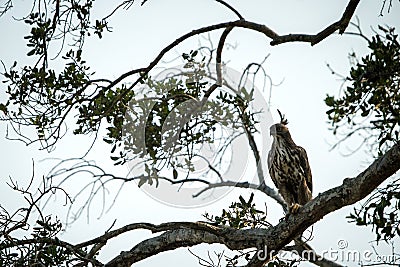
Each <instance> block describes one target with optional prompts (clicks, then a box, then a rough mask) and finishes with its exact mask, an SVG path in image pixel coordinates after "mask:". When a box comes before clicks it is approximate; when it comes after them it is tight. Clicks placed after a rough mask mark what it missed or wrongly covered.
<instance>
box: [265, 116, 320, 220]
mask: <svg viewBox="0 0 400 267" xmlns="http://www.w3.org/2000/svg"><path fill="white" fill-rule="evenodd" d="M278 113H279V116H280V117H281V121H280V123H276V124H274V125H272V126H271V128H270V134H271V135H272V137H273V142H272V146H271V150H270V151H269V153H268V169H269V174H270V176H271V179H272V181H273V182H274V184H275V186H276V187H277V188H278V190H279V193H280V194H281V195H282V197H283V199H284V200H285V202H286V204H287V206H288V210H289V214H290V213H292V214H293V213H296V212H297V211H298V209H299V208H300V207H301V206H303V205H304V204H306V203H307V202H308V201H310V200H311V198H312V176H311V169H310V164H309V163H308V158H307V153H306V151H305V149H304V148H302V147H300V146H298V145H296V144H295V143H294V142H293V139H292V137H291V135H290V132H289V129H288V128H287V126H286V125H287V124H288V121H287V120H286V119H285V118H284V116H283V115H282V113H281V112H280V111H279V110H278Z"/></svg>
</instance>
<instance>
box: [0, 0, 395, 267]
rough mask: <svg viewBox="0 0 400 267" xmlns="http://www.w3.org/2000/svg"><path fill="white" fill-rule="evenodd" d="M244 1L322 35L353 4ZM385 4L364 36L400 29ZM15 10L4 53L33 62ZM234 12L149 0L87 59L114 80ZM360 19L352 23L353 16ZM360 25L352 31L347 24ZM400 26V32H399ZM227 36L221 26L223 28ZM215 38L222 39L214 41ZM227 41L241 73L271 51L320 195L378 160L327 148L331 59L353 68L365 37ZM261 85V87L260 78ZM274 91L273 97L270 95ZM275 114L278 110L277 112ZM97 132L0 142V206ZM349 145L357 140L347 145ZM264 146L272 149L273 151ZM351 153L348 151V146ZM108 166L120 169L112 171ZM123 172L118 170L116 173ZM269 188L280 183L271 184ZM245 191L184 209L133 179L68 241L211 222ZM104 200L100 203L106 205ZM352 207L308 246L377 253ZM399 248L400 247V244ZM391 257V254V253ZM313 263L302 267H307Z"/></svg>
mask: <svg viewBox="0 0 400 267" xmlns="http://www.w3.org/2000/svg"><path fill="white" fill-rule="evenodd" d="M118 2H119V1H115V0H113V1H101V2H100V1H98V2H94V5H95V6H98V7H97V8H96V14H97V15H98V16H99V17H102V16H104V15H106V14H107V13H109V12H110V10H111V8H112V6H115V5H116V4H117V3H118ZM228 2H229V3H230V4H231V5H232V6H234V7H236V9H237V10H239V12H241V14H242V15H243V16H244V17H245V18H246V19H247V20H250V21H254V22H257V23H263V24H265V25H266V26H268V27H270V28H271V29H273V30H274V31H275V32H277V33H278V34H286V33H311V34H312V33H316V32H317V31H319V30H321V29H323V28H325V27H326V26H327V25H329V24H330V23H332V22H334V21H336V20H338V19H339V18H340V17H341V15H342V12H343V10H344V8H345V6H346V4H347V1H344V0H340V1H339V0H335V1H333V0H331V1H311V0H310V1H307V0H296V1H294V0H292V1H288V0H285V1H265V0H251V1H239V0H237V1H228ZM381 2H382V1H361V3H360V5H359V7H358V9H357V11H356V15H357V16H358V17H359V19H360V21H361V25H362V27H363V30H364V31H365V34H366V35H368V36H370V35H371V34H372V31H371V29H370V26H373V27H375V28H376V27H377V25H378V24H387V25H391V26H395V27H398V28H400V27H399V26H400V16H399V15H398V14H399V12H400V4H399V2H398V1H393V7H392V9H393V11H392V12H391V13H390V14H386V12H385V14H384V16H383V17H381V16H379V12H380V8H381ZM14 4H15V8H14V9H13V10H12V11H10V12H9V13H8V14H7V15H6V16H4V17H2V18H0V25H1V26H0V35H1V36H3V38H2V43H1V47H2V49H1V52H0V59H1V60H3V62H4V63H5V64H6V65H7V66H9V65H10V64H11V63H12V62H13V61H14V60H17V61H21V62H22V63H23V62H26V61H25V59H24V57H23V55H25V54H26V52H27V49H26V47H24V45H25V41H24V39H23V36H24V35H26V32H24V31H25V30H26V28H24V27H21V25H20V24H18V23H15V22H11V21H10V19H11V16H17V17H18V16H21V15H23V14H25V13H24V12H27V11H28V10H29V8H30V1H20V2H18V3H17V1H15V3H14ZM234 19H236V17H235V16H234V14H232V12H230V11H229V10H227V9H226V8H224V7H223V6H221V5H220V4H218V3H216V2H214V1H212V0H209V1H206V0H201V1H189V0H181V1H177V0H171V1H161V0H158V1H157V0H149V1H148V2H147V3H146V5H144V6H143V7H140V6H138V5H134V6H132V7H131V8H130V9H129V10H122V11H119V12H118V13H117V14H116V15H115V17H114V18H113V19H111V26H112V27H113V33H110V34H105V35H104V38H103V39H102V40H100V41H99V40H98V39H97V38H92V39H88V42H87V43H86V45H85V49H86V52H85V54H84V57H85V59H86V60H87V61H88V62H89V64H90V65H91V66H92V68H93V70H95V71H96V73H97V74H98V75H99V76H100V75H106V76H107V77H108V78H110V79H112V78H116V77H118V76H119V75H120V74H121V73H123V72H126V71H128V70H131V69H134V68H138V67H143V66H146V65H147V64H148V63H149V62H150V61H151V60H152V59H153V58H154V57H155V56H156V55H157V54H158V53H159V51H160V50H161V49H162V48H163V47H164V46H166V45H167V44H169V43H170V42H172V41H173V40H175V39H176V38H177V37H179V36H181V35H182V34H185V33H187V32H189V31H191V30H192V29H195V28H199V27H202V26H206V25H210V24H214V23H217V22H224V21H229V20H234ZM353 21H354V19H353ZM349 29H352V28H349ZM398 30H400V29H398ZM218 34H220V32H218ZM198 42H199V39H198V38H196V37H194V38H192V39H191V40H189V41H187V42H185V43H183V44H182V45H180V46H178V47H177V48H175V49H174V50H173V51H171V52H170V53H169V54H168V55H167V56H166V59H171V58H174V57H176V56H177V55H179V54H181V53H182V52H187V51H189V50H190V49H196V47H197V45H198ZM215 42H217V41H215ZM227 42H229V43H231V44H237V47H236V49H230V50H228V51H226V53H224V58H223V60H224V61H229V65H228V66H229V67H230V68H233V69H235V70H238V71H242V70H243V69H244V67H245V66H246V65H247V64H248V63H250V62H260V61H262V59H263V58H264V57H265V56H266V55H268V54H270V56H269V58H268V59H267V61H266V62H265V64H264V66H265V68H266V71H267V73H268V75H270V77H271V78H272V80H273V81H274V82H276V83H279V82H281V81H283V82H282V84H281V85H279V86H278V87H274V88H273V95H272V102H271V110H272V111H274V110H276V108H279V109H280V110H281V111H283V112H284V113H285V114H286V116H287V118H288V120H289V123H290V124H289V129H290V130H291V133H292V137H293V139H294V141H295V142H296V143H297V144H299V145H301V146H303V147H304V148H305V149H306V150H307V152H308V157H309V160H310V164H311V168H312V172H313V182H314V192H313V194H314V196H316V195H318V193H320V192H324V191H325V190H327V189H329V188H332V187H334V186H337V185H339V184H341V183H342V180H343V179H344V178H345V177H352V176H354V175H356V174H358V173H359V172H360V171H362V170H363V169H364V168H365V166H366V164H367V163H366V162H365V160H367V159H370V156H369V155H365V154H364V153H363V152H362V151H361V152H358V153H356V154H354V155H352V156H350V157H343V156H342V155H341V154H340V151H338V150H334V151H331V152H329V148H330V145H329V144H332V143H333V142H334V141H335V138H334V137H333V135H332V133H331V132H330V131H329V130H328V127H329V125H328V123H327V117H326V114H325V111H326V107H325V104H324V102H323V99H324V98H325V96H326V94H327V93H329V94H337V93H338V92H339V87H340V84H341V82H340V81H338V80H337V79H336V77H334V76H333V75H331V73H330V71H329V69H328V68H327V67H326V64H327V63H329V64H330V65H331V66H332V67H333V68H334V69H335V70H337V71H338V72H339V73H342V74H347V73H348V70H349V62H348V59H347V55H348V53H349V52H351V51H353V50H354V51H356V52H357V54H359V55H363V54H365V53H366V52H367V51H368V50H367V47H366V43H365V42H364V41H363V40H362V39H361V38H358V37H354V36H339V35H333V36H330V37H328V38H327V39H326V40H324V41H322V42H321V43H320V44H318V45H316V46H315V47H311V46H310V45H309V44H302V43H288V44H284V45H279V46H277V47H271V46H270V45H269V42H270V40H269V39H268V38H266V37H265V36H263V35H262V34H260V33H256V32H251V31H249V30H246V29H234V30H233V32H232V34H230V35H229V37H228V39H227ZM0 86H1V87H0V88H1V93H0V97H1V99H4V94H3V90H4V85H0ZM257 86H258V87H261V86H262V85H261V84H257ZM267 96H268V95H267V94H265V97H267ZM272 116H273V117H274V118H275V119H277V117H278V116H277V114H276V113H275V112H272ZM5 129H6V127H5V124H4V123H2V124H0V133H1V135H2V136H5ZM88 140H89V138H75V137H74V138H71V137H70V136H67V137H66V138H64V139H63V140H61V141H60V143H59V145H58V146H57V149H56V151H54V152H53V153H51V154H47V153H45V152H38V151H37V150H36V149H37V146H32V147H25V146H24V145H23V144H21V143H19V142H16V141H6V140H4V138H1V139H0V146H1V148H2V151H3V153H1V155H0V159H1V162H2V164H1V169H2V170H1V173H0V175H1V176H0V177H1V181H2V183H3V185H2V187H1V188H2V189H1V190H2V191H3V192H4V193H2V194H1V195H0V201H1V203H8V204H7V205H9V206H10V207H17V206H18V204H19V203H20V202H19V201H17V200H16V199H15V198H14V197H11V195H10V192H9V191H10V190H8V189H7V188H6V185H5V182H6V181H7V179H8V176H12V177H14V178H16V179H20V181H21V183H23V181H27V180H28V179H29V178H30V176H31V174H32V168H31V167H32V163H31V162H32V159H34V160H35V163H36V169H35V174H36V175H37V178H40V177H41V176H42V175H45V174H46V173H45V171H46V170H48V169H49V168H50V167H51V166H52V164H53V163H54V162H52V161H44V162H39V161H40V160H41V159H44V158H49V157H77V156H81V155H82V154H83V153H84V150H85V149H86V148H87V147H88V146H89V144H88ZM99 143H100V144H99V145H97V146H95V148H94V151H93V153H91V154H90V157H91V158H93V159H95V160H96V161H97V162H99V163H101V164H103V166H106V167H107V168H110V166H112V163H111V162H110V160H109V155H108V154H107V153H108V152H109V147H107V146H104V145H103V144H101V138H100V142H99ZM348 145H349V146H350V147H351V146H352V145H354V144H351V143H349V144H348ZM266 149H269V147H268V148H266ZM342 151H344V150H342ZM110 170H113V169H112V167H111V169H110ZM120 171H121V170H120V169H119V170H118V172H120ZM121 172H122V171H121ZM85 179H87V177H84V178H80V177H76V178H75V179H73V181H71V183H70V184H69V185H68V186H69V187H70V188H71V190H74V189H75V190H76V188H78V187H79V186H80V185H83V183H84V182H85ZM268 182H269V185H270V186H272V182H271V181H270V180H268ZM239 194H242V195H243V196H245V198H247V197H248V196H249V194H250V192H249V191H246V190H235V191H234V192H232V193H230V194H229V195H228V196H226V197H225V198H223V199H222V200H220V201H218V202H216V203H214V204H212V205H209V206H202V207H198V208H191V209H180V208H176V207H171V206H168V205H164V204H162V203H159V202H157V201H155V200H153V199H152V198H150V197H149V196H147V195H146V194H145V193H143V192H142V191H141V190H140V189H138V188H137V186H136V184H134V183H132V184H127V185H126V188H124V190H123V191H122V193H121V195H120V197H119V198H118V200H117V202H116V204H115V205H114V207H113V209H112V210H111V211H110V212H109V213H107V214H106V215H103V217H101V218H100V219H97V213H96V210H98V208H96V207H94V208H93V209H94V212H92V216H91V217H90V223H87V220H86V217H85V216H82V217H81V219H80V220H78V221H77V222H76V223H75V224H73V225H72V226H71V228H69V229H68V231H67V233H65V234H64V235H63V236H62V238H65V239H67V240H70V241H73V242H79V241H84V240H86V239H88V238H91V237H94V236H96V235H100V234H102V233H104V231H105V230H106V229H108V227H109V226H110V225H111V224H112V222H113V221H114V219H117V222H116V225H115V226H116V227H118V226H122V225H124V224H127V223H133V222H151V223H161V222H167V221H196V220H203V218H202V216H201V215H202V214H204V212H205V211H207V212H209V213H213V214H217V215H219V214H220V212H221V209H222V208H226V207H227V206H228V205H229V204H230V203H231V202H232V201H236V200H237V196H238V195H239ZM256 200H257V203H258V205H259V207H263V206H264V202H267V203H268V205H269V206H268V210H269V214H270V216H271V217H270V218H271V221H272V222H277V221H278V220H279V218H280V217H281V215H282V213H281V209H280V207H278V206H277V205H276V204H275V203H273V202H272V201H270V200H266V199H265V195H263V194H260V193H256ZM61 202H62V200H61V199H60V198H58V199H57V202H56V203H54V205H53V204H52V205H51V207H52V209H53V210H48V212H50V213H54V214H59V216H61V218H62V219H64V218H65V217H64V216H65V213H64V212H63V208H64V207H63V206H62V205H61V204H60V203H61ZM100 205H101V203H100V201H99V203H96V204H94V206H97V207H98V206H100ZM351 210H352V208H351V207H349V208H345V209H342V210H340V211H337V212H334V213H332V214H330V215H328V216H326V217H325V218H324V219H323V220H322V221H321V222H318V223H317V224H316V225H315V226H314V227H313V235H314V239H313V240H312V241H311V242H310V243H311V244H312V246H313V247H314V248H315V249H316V251H317V252H321V251H323V250H329V249H337V248H338V241H339V240H342V239H343V240H346V241H347V242H348V248H349V249H351V250H355V249H357V250H360V251H364V250H371V247H370V244H368V241H370V240H372V239H373V235H372V234H371V229H370V228H368V229H364V228H360V227H356V226H354V225H353V224H348V223H347V221H346V219H345V216H346V215H348V214H349V212H350V211H351ZM148 237H151V235H150V233H149V232H148V231H135V232H132V233H129V234H127V235H125V236H123V237H122V238H119V239H118V240H117V241H112V242H110V244H108V245H107V248H106V249H105V250H104V251H102V253H101V254H100V259H109V258H110V257H114V256H116V253H117V251H120V250H129V249H130V248H131V247H132V246H133V245H134V244H135V243H137V242H138V241H139V240H141V239H144V238H148ZM399 245H400V244H398V246H397V248H399ZM214 249H216V250H217V251H218V252H221V251H222V250H223V249H224V247H223V246H219V245H214V246H208V245H207V246H198V247H196V248H193V249H192V251H194V252H197V253H198V255H199V256H202V257H207V253H206V252H207V250H210V251H212V250H214ZM383 253H390V250H389V249H387V248H386V249H384V250H383ZM343 264H345V265H348V266H357V263H356V262H343ZM161 265H162V266H170V265H175V266H176V265H184V266H198V265H197V260H196V258H195V257H193V256H192V255H190V254H189V253H188V252H187V249H186V248H183V249H178V250H177V251H170V252H166V253H163V254H160V255H158V256H156V257H153V258H150V259H147V260H144V261H142V262H140V263H138V264H136V265H135V266H141V267H142V266H143V267H144V266H161ZM308 265H309V264H308V263H305V264H304V265H302V266H308Z"/></svg>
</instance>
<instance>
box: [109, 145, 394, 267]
mask: <svg viewBox="0 0 400 267" xmlns="http://www.w3.org/2000/svg"><path fill="white" fill-rule="evenodd" d="M399 169H400V144H397V145H395V146H394V147H392V148H391V149H390V150H389V151H388V152H386V153H385V155H383V156H382V157H380V158H379V159H377V160H375V161H374V163H372V164H371V165H370V166H369V167H368V168H367V169H366V170H365V171H363V172H362V173H360V174H359V175H358V176H357V177H355V178H346V179H344V181H343V184H342V185H341V186H338V187H335V188H332V189H330V190H328V191H326V192H324V193H321V194H319V195H318V196H317V197H316V198H315V199H313V200H312V201H310V202H309V203H307V204H306V205H305V206H304V207H303V208H301V209H300V210H299V212H298V213H297V214H296V215H291V216H289V217H288V219H287V220H283V221H281V222H280V223H279V224H278V225H276V226H274V227H270V228H268V229H241V230H238V229H233V228H227V227H216V226H212V227H213V228H207V227H206V226H204V225H203V226H201V227H202V228H204V229H199V228H198V227H196V228H195V229H193V228H192V227H191V226H189V225H188V228H186V227H184V228H180V229H179V230H172V231H167V232H165V233H164V234H162V235H160V236H157V237H153V238H151V239H147V240H145V241H142V242H141V243H139V244H138V245H136V246H135V247H133V248H132V249H131V250H130V251H129V252H122V253H121V254H120V255H119V256H117V257H115V258H114V259H113V260H112V261H110V262H109V263H108V264H107V265H106V266H122V265H123V266H126V265H129V264H132V263H134V262H137V261H139V260H142V259H145V258H147V257H151V256H153V255H156V254H158V253H159V252H162V251H167V250H172V249H175V248H178V247H182V246H193V245H196V244H200V243H221V244H225V245H226V246H227V247H228V248H229V249H232V250H241V249H247V248H259V249H264V248H266V249H267V252H268V255H270V256H271V255H275V254H276V253H277V252H278V251H279V250H281V249H283V248H284V246H286V245H287V244H288V243H289V242H290V241H291V240H293V239H295V238H296V236H298V235H299V234H300V233H301V232H303V231H305V230H306V229H307V228H308V227H309V226H311V225H313V224H314V223H315V222H317V221H319V220H321V219H322V218H323V217H324V216H325V215H327V214H329V213H331V212H333V211H335V210H338V209H340V208H342V207H345V206H348V205H351V204H354V203H355V202H357V201H359V200H361V199H363V198H364V197H366V196H367V195H368V194H370V193H371V192H372V191H373V190H374V189H375V188H376V187H377V186H378V185H379V184H381V183H382V182H383V181H385V180H386V179H387V178H389V177H390V176H392V175H393V174H394V173H396V172H397V171H398V170H399ZM174 229H176V227H175V228H174ZM268 260H269V258H267V259H265V260H264V259H262V260H260V259H255V260H254V261H253V262H252V264H251V266H256V267H258V266H260V267H261V266H263V265H264V264H265V263H266V262H267V261H268Z"/></svg>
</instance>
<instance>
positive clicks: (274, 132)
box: [269, 125, 276, 136]
mask: <svg viewBox="0 0 400 267" xmlns="http://www.w3.org/2000/svg"><path fill="white" fill-rule="evenodd" d="M269 134H270V135H272V136H275V135H276V126H275V125H272V126H271V127H270V128H269Z"/></svg>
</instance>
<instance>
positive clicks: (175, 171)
mask: <svg viewBox="0 0 400 267" xmlns="http://www.w3.org/2000/svg"><path fill="white" fill-rule="evenodd" d="M172 176H173V178H174V179H175V180H176V179H178V171H177V170H176V169H173V170H172Z"/></svg>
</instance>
